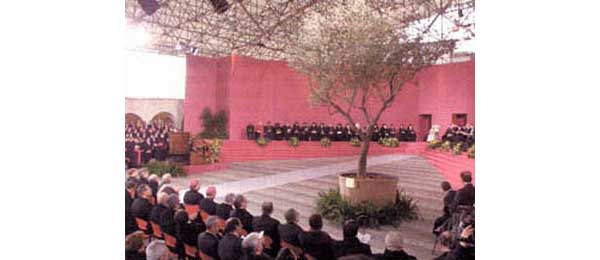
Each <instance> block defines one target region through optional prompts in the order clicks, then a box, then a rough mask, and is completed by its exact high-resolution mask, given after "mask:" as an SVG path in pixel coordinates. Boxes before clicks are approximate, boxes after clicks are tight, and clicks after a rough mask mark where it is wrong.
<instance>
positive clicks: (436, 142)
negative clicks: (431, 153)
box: [427, 139, 442, 150]
mask: <svg viewBox="0 0 600 260" xmlns="http://www.w3.org/2000/svg"><path fill="white" fill-rule="evenodd" d="M440 146H442V141H440V140H435V139H434V140H431V141H429V142H428V143H427V149H429V150H435V149H437V148H439V147H440Z"/></svg>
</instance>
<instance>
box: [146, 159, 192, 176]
mask: <svg viewBox="0 0 600 260" xmlns="http://www.w3.org/2000/svg"><path fill="white" fill-rule="evenodd" d="M144 167H146V168H147V169H148V173H149V174H156V175H158V176H159V177H162V176H163V175H164V174H165V173H170V174H171V176H173V177H177V176H185V171H184V170H183V167H182V166H181V165H180V164H178V163H174V162H170V161H157V160H154V159H153V160H150V161H149V162H148V163H146V164H145V165H144Z"/></svg>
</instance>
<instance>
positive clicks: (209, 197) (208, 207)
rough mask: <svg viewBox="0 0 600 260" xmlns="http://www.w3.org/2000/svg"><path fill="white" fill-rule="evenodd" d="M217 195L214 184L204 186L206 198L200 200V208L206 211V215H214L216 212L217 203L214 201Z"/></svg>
mask: <svg viewBox="0 0 600 260" xmlns="http://www.w3.org/2000/svg"><path fill="white" fill-rule="evenodd" d="M216 196H217V189H216V188H215V186H208V188H206V198H204V199H203V200H202V201H200V209H201V210H203V211H204V212H206V213H207V214H208V215H211V216H214V215H216V214H217V203H215V197H216Z"/></svg>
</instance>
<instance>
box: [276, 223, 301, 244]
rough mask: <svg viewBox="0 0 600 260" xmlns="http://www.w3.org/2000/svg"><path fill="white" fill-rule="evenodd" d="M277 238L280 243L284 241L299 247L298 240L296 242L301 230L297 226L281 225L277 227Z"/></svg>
mask: <svg viewBox="0 0 600 260" xmlns="http://www.w3.org/2000/svg"><path fill="white" fill-rule="evenodd" d="M278 231H279V237H280V239H281V241H285V242H287V243H289V244H292V245H294V246H297V247H300V240H298V235H299V234H300V233H302V232H304V231H303V230H302V228H301V227H300V226H298V225H297V224H295V223H293V224H281V225H279V227H278Z"/></svg>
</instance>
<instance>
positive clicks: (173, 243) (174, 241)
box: [163, 233, 177, 248]
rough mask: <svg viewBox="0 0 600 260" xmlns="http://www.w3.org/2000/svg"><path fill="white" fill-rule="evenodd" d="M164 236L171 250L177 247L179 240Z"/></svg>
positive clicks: (167, 235)
mask: <svg viewBox="0 0 600 260" xmlns="http://www.w3.org/2000/svg"><path fill="white" fill-rule="evenodd" d="M163 236H164V237H165V243H166V244H167V246H168V247H171V248H176V247H177V239H176V238H175V237H174V236H171V235H169V234H167V233H163Z"/></svg>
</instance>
